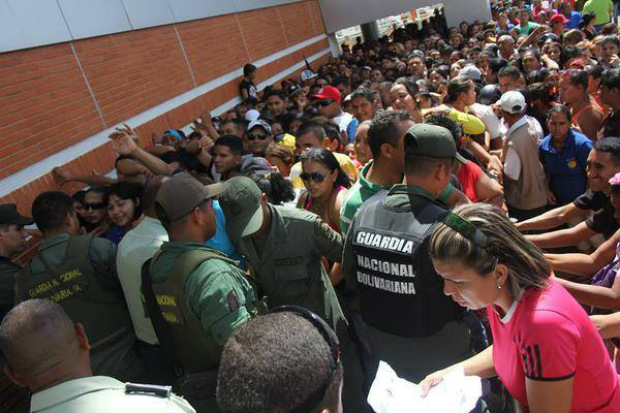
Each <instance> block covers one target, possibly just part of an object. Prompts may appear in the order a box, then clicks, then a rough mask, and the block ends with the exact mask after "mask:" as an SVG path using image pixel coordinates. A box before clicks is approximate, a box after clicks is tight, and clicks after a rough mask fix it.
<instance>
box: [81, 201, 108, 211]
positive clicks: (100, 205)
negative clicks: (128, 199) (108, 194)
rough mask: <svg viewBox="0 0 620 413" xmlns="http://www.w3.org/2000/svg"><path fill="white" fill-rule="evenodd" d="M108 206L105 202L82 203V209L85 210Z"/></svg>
mask: <svg viewBox="0 0 620 413" xmlns="http://www.w3.org/2000/svg"><path fill="white" fill-rule="evenodd" d="M107 206H108V204H106V203H105V202H98V203H93V204H89V203H84V209H85V210H87V211H88V210H93V209H104V208H106V207H107Z"/></svg>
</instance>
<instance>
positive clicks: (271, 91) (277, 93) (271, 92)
mask: <svg viewBox="0 0 620 413" xmlns="http://www.w3.org/2000/svg"><path fill="white" fill-rule="evenodd" d="M271 96H277V97H279V98H280V99H282V100H283V101H284V100H286V95H285V94H284V92H282V91H281V90H277V89H269V90H268V91H267V92H265V95H264V96H263V100H264V101H267V99H269V98H270V97H271Z"/></svg>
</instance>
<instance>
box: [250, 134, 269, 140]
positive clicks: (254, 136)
mask: <svg viewBox="0 0 620 413" xmlns="http://www.w3.org/2000/svg"><path fill="white" fill-rule="evenodd" d="M254 139H258V140H259V141H264V140H265V139H267V135H248V140H249V141H253V140H254Z"/></svg>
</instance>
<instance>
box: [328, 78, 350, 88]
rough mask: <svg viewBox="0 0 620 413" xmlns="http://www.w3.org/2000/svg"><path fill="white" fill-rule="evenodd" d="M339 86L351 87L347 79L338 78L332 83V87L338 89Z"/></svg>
mask: <svg viewBox="0 0 620 413" xmlns="http://www.w3.org/2000/svg"><path fill="white" fill-rule="evenodd" d="M338 85H345V86H349V81H348V80H347V78H346V77H342V76H340V77H337V78H335V79H334V81H333V82H332V86H334V87H336V86H338Z"/></svg>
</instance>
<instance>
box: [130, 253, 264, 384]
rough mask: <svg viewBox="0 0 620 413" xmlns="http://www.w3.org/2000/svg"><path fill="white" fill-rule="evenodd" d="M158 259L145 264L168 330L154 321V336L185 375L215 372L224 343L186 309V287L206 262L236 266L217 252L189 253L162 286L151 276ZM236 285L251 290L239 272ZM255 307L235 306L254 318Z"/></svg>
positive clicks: (178, 262)
mask: <svg viewBox="0 0 620 413" xmlns="http://www.w3.org/2000/svg"><path fill="white" fill-rule="evenodd" d="M159 256H160V254H156V255H155V256H154V257H153V258H152V260H151V261H150V262H149V261H147V263H148V264H146V263H145V265H148V266H149V268H150V270H149V273H150V274H149V277H150V278H151V288H152V292H153V294H154V296H155V299H156V302H157V306H158V307H159V308H158V310H159V311H160V313H161V316H162V317H163V321H164V322H165V324H166V326H165V327H163V326H162V327H160V326H159V325H158V323H156V322H155V321H154V322H153V327H154V328H155V332H156V333H157V336H158V338H159V339H160V342H161V343H162V345H164V346H169V347H170V348H169V349H168V350H167V351H170V352H172V353H174V356H175V357H178V358H179V359H180V362H181V364H182V365H183V368H184V372H185V373H201V372H206V371H210V370H214V369H216V368H217V367H218V365H219V361H220V356H221V351H222V343H221V341H222V340H219V339H218V337H216V336H215V335H214V333H212V332H208V331H206V330H205V328H204V327H203V325H202V323H201V322H200V320H199V319H198V318H196V316H194V315H193V313H192V311H191V310H190V309H189V307H188V306H187V298H186V292H185V284H186V281H187V278H188V277H189V275H190V274H191V273H192V271H193V270H194V268H196V267H197V266H198V265H200V264H202V263H203V262H204V261H207V260H210V259H217V260H221V261H225V262H227V263H229V264H231V265H233V266H235V265H236V263H235V262H234V261H232V260H231V259H229V258H227V257H226V256H225V255H223V254H219V253H217V252H215V251H204V250H193V251H188V252H185V253H184V254H183V255H182V256H181V257H179V258H178V259H177V260H176V261H175V263H174V265H173V266H172V268H171V269H170V274H171V276H170V277H167V279H166V280H165V281H162V282H154V281H153V277H152V275H151V274H153V270H154V267H155V265H156V263H157V260H158V258H159ZM237 281H238V282H239V283H240V284H241V285H247V288H248V289H251V287H250V285H249V283H248V282H247V280H245V278H244V276H243V274H242V273H241V271H239V276H238V279H237ZM142 288H143V291H144V289H145V288H147V287H146V286H145V283H144V282H143V284H142ZM145 294H146V293H145ZM239 299H241V298H239ZM233 304H234V303H233ZM253 304H254V303H253V302H247V301H246V302H245V303H240V302H237V303H236V305H237V306H238V305H245V306H246V307H247V309H248V312H249V313H251V314H252V313H254V308H253ZM147 307H148V306H147ZM148 311H149V317H150V318H151V320H154V319H155V315H154V314H150V312H151V309H150V308H149V309H148ZM153 311H154V310H153ZM162 328H165V329H166V330H167V332H165V333H164V332H162V331H161V330H162ZM163 334H165V336H164V335H163ZM165 337H166V338H165ZM167 337H169V342H167V341H168V339H167Z"/></svg>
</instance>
